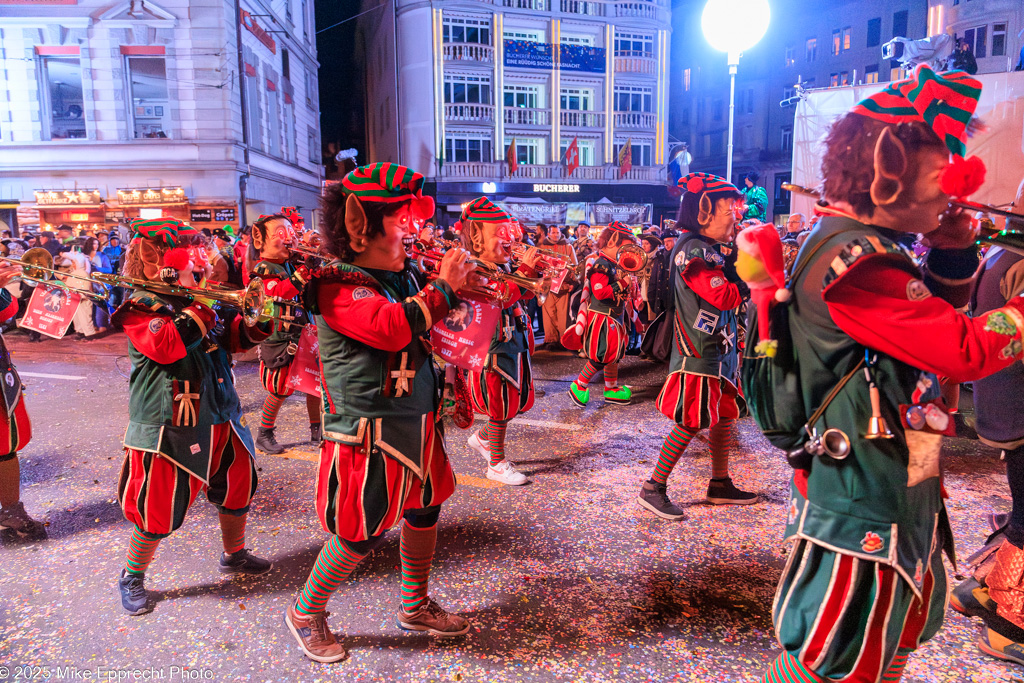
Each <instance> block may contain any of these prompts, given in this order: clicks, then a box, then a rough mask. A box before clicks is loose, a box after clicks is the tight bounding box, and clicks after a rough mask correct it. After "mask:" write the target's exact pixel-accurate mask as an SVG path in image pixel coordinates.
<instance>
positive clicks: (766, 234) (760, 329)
mask: <svg viewBox="0 0 1024 683" xmlns="http://www.w3.org/2000/svg"><path fill="white" fill-rule="evenodd" d="M736 249H737V251H738V253H737V255H736V274H737V275H739V276H740V279H742V280H743V281H744V282H745V283H747V286H748V287H750V298H751V300H752V301H753V302H754V305H755V306H756V307H757V338H758V342H757V344H756V345H755V346H754V351H755V352H756V353H759V354H764V355H766V356H768V357H770V358H774V357H775V353H776V351H777V350H778V348H779V342H778V340H776V339H772V338H771V329H770V325H769V322H770V319H771V315H770V314H771V307H772V304H774V303H775V302H783V301H788V300H789V298H790V292H789V290H788V289H786V271H785V268H784V266H783V256H782V240H781V239H779V233H778V231H777V230H776V229H775V226H774V225H771V224H770V223H761V224H760V225H753V226H751V227H749V228H746V229H745V230H742V231H740V233H739V234H738V235H736ZM693 263H697V262H696V261H695V262H693ZM687 265H690V264H687Z"/></svg>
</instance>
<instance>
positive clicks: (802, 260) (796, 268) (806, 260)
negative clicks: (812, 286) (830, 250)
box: [786, 228, 857, 283]
mask: <svg viewBox="0 0 1024 683" xmlns="http://www.w3.org/2000/svg"><path fill="white" fill-rule="evenodd" d="M847 232H857V230H856V228H844V229H843V230H838V231H836V232H834V233H832V234H831V235H829V236H828V237H826V238H825V239H823V240H821V241H820V242H818V243H817V244H815V245H814V246H813V247H811V249H810V251H808V252H806V255H805V253H804V250H803V249H801V250H800V251H799V252H797V255H796V260H795V261H793V269H792V272H791V273H790V274H789V277H787V278H786V282H787V283H793V282H796V279H797V278H798V277H799V276H800V273H802V272H803V271H804V269H805V268H806V267H807V266H809V265H810V264H811V261H813V260H814V257H815V255H816V254H817V253H818V252H819V251H821V250H822V249H823V248H824V247H825V245H826V244H829V243H830V242H832V240H833V239H834V238H835V237H836V236H838V235H842V234H844V233H847Z"/></svg>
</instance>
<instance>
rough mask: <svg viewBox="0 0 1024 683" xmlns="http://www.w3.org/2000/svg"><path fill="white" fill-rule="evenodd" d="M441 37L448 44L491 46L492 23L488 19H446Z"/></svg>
mask: <svg viewBox="0 0 1024 683" xmlns="http://www.w3.org/2000/svg"><path fill="white" fill-rule="evenodd" d="M441 36H442V38H443V39H444V42H446V43H477V44H480V45H490V44H491V22H490V21H489V20H487V19H465V18H462V17H445V20H444V26H443V27H442V28H441Z"/></svg>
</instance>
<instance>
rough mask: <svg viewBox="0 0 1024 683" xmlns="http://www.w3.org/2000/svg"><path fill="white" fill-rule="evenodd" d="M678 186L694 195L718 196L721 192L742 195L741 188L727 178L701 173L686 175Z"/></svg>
mask: <svg viewBox="0 0 1024 683" xmlns="http://www.w3.org/2000/svg"><path fill="white" fill-rule="evenodd" d="M677 184H678V185H679V187H680V188H682V189H684V190H686V191H687V192H692V193H694V194H699V193H706V194H718V193H719V192H734V193H736V195H737V196H738V195H739V194H740V190H739V188H738V187H736V186H735V185H733V184H732V183H730V182H729V181H728V180H726V179H725V178H722V177H721V176H717V175H714V174H713V173H703V172H701V171H697V172H694V173H688V174H686V175H684V176H683V177H682V178H680V179H679V182H678V183H677Z"/></svg>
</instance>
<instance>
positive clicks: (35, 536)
mask: <svg viewBox="0 0 1024 683" xmlns="http://www.w3.org/2000/svg"><path fill="white" fill-rule="evenodd" d="M20 274H21V266H17V265H14V264H12V263H9V262H7V261H4V262H0V321H7V320H10V319H11V318H13V317H14V316H16V315H17V314H18V302H17V301H15V300H14V299H13V298H12V297H11V293H10V291H8V290H7V285H8V283H10V282H11V280H13V279H14V278H15V277H17V276H18V275H20ZM0 377H2V378H3V380H4V381H3V387H2V389H0V395H2V396H3V405H2V406H0V451H2V452H3V455H0V529H9V530H10V531H13V532H14V533H15V534H17V535H18V536H19V537H20V538H23V539H26V540H30V541H38V540H42V539H44V538H46V527H44V526H43V525H42V524H41V523H40V522H37V521H36V520H34V519H32V518H31V517H29V516H28V513H27V512H25V505H24V504H23V503H22V502H21V466H20V465H19V463H18V451H20V450H22V449H23V448H25V446H27V445H28V442H29V441H30V440H31V439H32V423H31V422H30V421H29V419H28V409H27V408H26V407H25V396H24V392H23V391H22V386H21V377H19V376H18V371H17V370H16V369H15V367H14V364H13V363H12V361H11V352H10V351H8V350H7V344H6V343H5V342H4V338H3V336H2V335H0Z"/></svg>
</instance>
